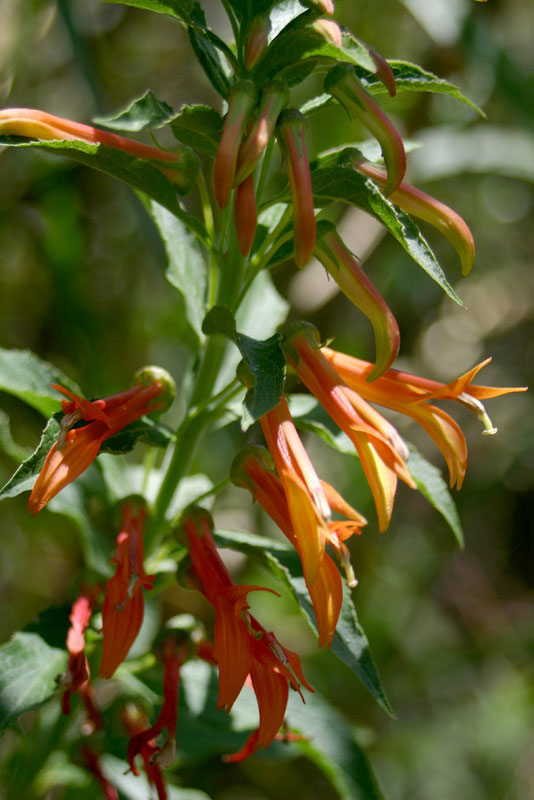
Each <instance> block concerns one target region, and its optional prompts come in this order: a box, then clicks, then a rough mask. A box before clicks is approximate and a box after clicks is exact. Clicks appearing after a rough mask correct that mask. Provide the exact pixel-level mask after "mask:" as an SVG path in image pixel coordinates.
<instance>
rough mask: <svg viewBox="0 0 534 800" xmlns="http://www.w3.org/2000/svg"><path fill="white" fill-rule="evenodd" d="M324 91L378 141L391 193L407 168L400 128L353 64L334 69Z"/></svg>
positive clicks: (328, 76)
mask: <svg viewBox="0 0 534 800" xmlns="http://www.w3.org/2000/svg"><path fill="white" fill-rule="evenodd" d="M324 90H325V91H326V92H328V93H329V94H331V95H332V96H333V97H335V98H336V100H338V101H339V102H340V103H341V105H342V106H343V107H344V108H345V109H346V111H347V112H348V113H349V114H350V115H351V116H353V117H356V118H358V119H359V120H360V122H361V123H362V125H364V126H365V127H366V128H367V130H368V131H369V132H370V133H372V135H373V136H374V137H375V138H376V139H377V141H378V142H379V144H380V147H381V149H382V155H383V157H384V161H385V164H386V169H387V174H388V179H387V183H386V185H385V187H384V189H385V193H386V195H389V194H391V193H392V192H394V191H395V189H397V187H398V186H399V184H400V183H401V181H402V179H403V177H404V173H405V171H406V153H405V151H404V145H403V143H402V139H401V137H400V136H399V134H398V132H397V130H396V129H395V127H394V126H393V125H392V123H391V122H390V120H389V119H388V117H387V116H386V114H384V112H383V111H382V109H381V108H380V107H379V106H378V105H377V104H376V103H375V101H374V100H373V99H372V98H371V96H370V95H369V94H368V93H367V92H366V91H365V89H364V88H363V86H362V85H361V83H360V81H359V79H358V77H357V75H356V72H355V70H354V68H353V67H352V66H351V65H350V64H338V65H337V66H335V67H334V68H333V69H331V70H330V72H329V73H328V74H327V76H326V78H325V81H324Z"/></svg>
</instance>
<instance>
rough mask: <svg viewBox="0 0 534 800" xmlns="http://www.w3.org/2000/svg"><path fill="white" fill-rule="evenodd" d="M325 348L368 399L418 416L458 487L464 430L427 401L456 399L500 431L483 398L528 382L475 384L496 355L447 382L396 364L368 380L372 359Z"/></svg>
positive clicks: (464, 456) (327, 356)
mask: <svg viewBox="0 0 534 800" xmlns="http://www.w3.org/2000/svg"><path fill="white" fill-rule="evenodd" d="M321 352H322V354H323V356H324V358H325V359H326V360H327V361H328V363H329V364H330V366H331V367H332V368H333V369H335V370H336V372H337V373H338V375H339V376H340V377H341V378H342V379H343V380H344V381H345V383H346V384H347V385H348V386H350V387H351V389H353V390H354V391H356V392H358V393H359V394H360V395H361V396H362V397H364V398H365V399H366V400H368V401H370V402H372V403H377V404H378V405H381V406H385V407H386V408H391V409H392V410H394V411H399V412H400V413H402V414H406V415H407V416H409V417H412V419H414V420H415V421H416V422H418V423H419V425H421V427H422V428H424V430H425V431H426V432H427V433H428V435H429V436H430V437H431V438H432V439H433V440H434V442H435V443H436V444H437V446H438V447H439V449H440V450H441V452H442V453H443V456H444V458H445V461H446V462H447V466H448V468H449V478H450V485H451V487H453V486H457V487H458V489H460V488H461V486H462V483H463V480H464V476H465V470H466V467H467V445H466V442H465V438H464V435H463V433H462V431H461V429H460V427H459V425H458V424H457V423H456V422H455V421H454V420H453V419H452V417H450V416H449V415H448V414H446V413H445V412H444V411H442V410H441V408H438V407H437V406H434V405H431V404H430V403H428V402H427V401H428V400H432V399H439V400H457V401H458V402H459V403H462V405H464V406H467V408H469V409H470V410H471V411H473V412H474V413H475V414H476V415H477V416H478V417H479V419H480V420H481V422H482V423H483V424H484V433H487V434H491V433H495V432H496V428H494V427H493V425H492V424H491V420H490V419H489V417H488V415H487V414H486V411H485V408H484V406H483V405H482V403H481V400H485V399H489V398H491V397H498V396H499V395H502V394H509V393H510V392H523V391H525V387H493V386H473V385H472V384H471V382H472V381H473V379H474V378H475V376H476V375H477V374H478V372H479V371H480V370H481V369H482V368H483V367H484V366H486V364H488V363H489V361H490V360H491V359H486V361H483V362H482V363H481V364H478V365H477V366H476V367H473V369H471V370H469V371H468V372H466V373H465V374H464V375H461V376H460V377H459V378H456V380H454V381H451V382H450V383H447V384H444V383H440V382H439V381H433V380H429V379H428V378H420V377H418V376H417V375H411V374H410V373H408V372H401V371H400V370H396V369H391V370H389V371H388V372H386V373H385V375H383V376H382V377H381V378H378V379H377V380H376V381H373V382H372V383H369V381H368V380H367V379H368V377H369V374H370V372H371V371H372V368H373V365H372V364H370V363H369V362H368V361H362V360H361V359H359V358H354V357H353V356H348V355H345V354H344V353H339V352H337V351H335V350H332V349H330V348H329V347H323V348H322V350H321Z"/></svg>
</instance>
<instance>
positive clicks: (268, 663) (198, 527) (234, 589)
mask: <svg viewBox="0 0 534 800" xmlns="http://www.w3.org/2000/svg"><path fill="white" fill-rule="evenodd" d="M212 525H213V523H212V521H211V519H210V517H209V515H208V514H207V512H205V511H203V510H202V509H189V510H188V511H187V512H186V513H185V515H184V518H183V519H182V522H181V530H182V531H183V533H184V534H185V538H186V540H187V543H188V545H189V556H190V559H191V565H192V575H193V577H194V578H195V579H196V583H197V585H198V588H199V589H200V591H201V592H202V594H203V595H204V597H205V598H206V600H208V602H210V603H211V604H212V605H213V607H214V608H215V614H216V617H215V636H214V656H215V660H216V661H217V664H218V666H219V698H218V702H217V708H222V709H225V710H226V711H230V709H231V707H232V706H233V704H234V701H235V700H236V698H237V696H238V694H239V692H240V691H241V689H242V687H243V684H244V683H245V680H246V679H247V677H248V676H250V681H251V683H252V687H253V689H254V692H255V694H256V698H257V701H258V709H259V714H260V724H259V728H258V735H257V740H256V742H255V748H257V747H261V748H263V749H265V748H266V747H267V746H268V745H269V744H270V743H271V742H272V740H273V739H274V737H275V736H276V734H277V733H278V731H279V729H280V727H281V725H282V723H283V719H284V714H285V711H286V706H287V700H288V695H289V687H291V688H292V689H294V690H295V691H298V692H299V693H300V691H301V690H300V687H301V686H304V687H306V688H307V689H309V690H310V691H313V689H312V688H311V686H309V684H308V683H307V681H306V679H305V678H304V675H303V674H302V668H301V665H300V659H299V657H298V656H297V654H296V653H294V652H292V651H291V650H288V649H286V648H285V647H283V646H282V645H281V644H280V643H279V642H278V640H277V639H276V637H275V636H274V634H273V633H269V632H268V631H266V630H265V628H263V626H262V625H260V623H259V622H258V621H257V620H256V619H255V618H254V617H253V616H252V614H250V612H249V606H248V604H247V594H248V593H249V592H251V591H258V590H260V591H272V590H271V589H265V588H264V587H261V586H239V585H236V584H235V583H234V582H233V580H232V578H231V576H230V574H229V572H228V570H227V569H226V567H225V565H224V564H223V562H222V560H221V558H220V556H219V554H218V552H217V548H216V546H215V541H214V539H213V535H212Z"/></svg>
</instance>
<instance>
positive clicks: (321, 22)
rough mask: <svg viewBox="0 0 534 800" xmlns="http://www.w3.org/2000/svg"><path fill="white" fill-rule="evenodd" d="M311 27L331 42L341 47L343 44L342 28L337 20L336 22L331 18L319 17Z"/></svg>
mask: <svg viewBox="0 0 534 800" xmlns="http://www.w3.org/2000/svg"><path fill="white" fill-rule="evenodd" d="M311 27H312V28H313V30H314V31H316V33H319V34H320V35H321V36H322V37H323V38H324V39H325V41H327V42H328V43H329V44H333V45H334V46H335V47H341V45H342V44H343V42H342V38H341V28H340V27H339V25H338V24H337V22H334V21H333V20H331V19H317V20H315V22H314V23H313V25H312V26H311Z"/></svg>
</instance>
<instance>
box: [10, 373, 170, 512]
mask: <svg viewBox="0 0 534 800" xmlns="http://www.w3.org/2000/svg"><path fill="white" fill-rule="evenodd" d="M52 386H53V388H54V389H57V391H58V392H61V393H62V394H64V395H66V396H67V397H68V398H69V400H63V403H62V405H63V413H64V415H65V416H64V417H63V419H62V420H61V433H60V435H59V439H58V441H57V442H55V443H54V444H53V445H52V447H51V449H50V451H49V453H48V455H47V457H46V459H45V462H44V464H43V466H42V468H41V472H40V473H39V476H38V478H37V481H36V482H35V485H34V487H33V489H32V492H31V494H30V497H29V499H28V504H27V506H26V507H27V509H28V511H30V512H31V513H32V514H33V515H34V516H35V515H36V514H38V513H39V511H41V509H43V508H44V507H45V505H46V504H47V503H48V502H49V500H51V499H52V498H53V497H55V496H56V494H57V493H58V492H60V491H61V490H62V489H64V488H65V486H67V485H68V484H69V483H72V481H74V480H76V478H78V477H79V476H80V475H81V474H82V472H85V470H86V469H87V467H88V466H89V465H90V464H91V463H92V462H93V461H94V460H95V458H96V457H97V455H98V451H99V450H100V446H101V445H102V442H104V441H105V440H106V439H109V438H110V436H113V435H114V434H115V433H118V432H119V431H121V430H122V429H123V428H125V427H126V426H127V425H129V424H130V423H131V422H134V421H135V420H136V419H139V417H142V416H143V415H144V414H148V413H151V412H153V411H156V410H158V409H159V408H161V407H162V405H161V404H158V403H155V402H154V399H155V398H156V397H157V396H158V395H160V394H161V393H162V392H164V391H165V386H164V384H163V382H162V381H159V380H155V381H152V382H151V383H150V384H148V385H143V384H142V383H138V384H137V385H136V386H133V387H132V388H131V389H127V390H126V391H125V392H121V393H120V394H115V395H112V396H110V397H104V398H102V399H101V400H94V401H90V400H85V399H84V398H83V397H78V396H77V395H75V394H73V393H72V392H69V390H68V389H65V388H64V387H63V386H59V385H58V384H52ZM81 420H85V422H87V423H88V424H87V425H84V426H83V427H81V428H72V426H73V425H75V424H76V423H77V422H80V421H81Z"/></svg>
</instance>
